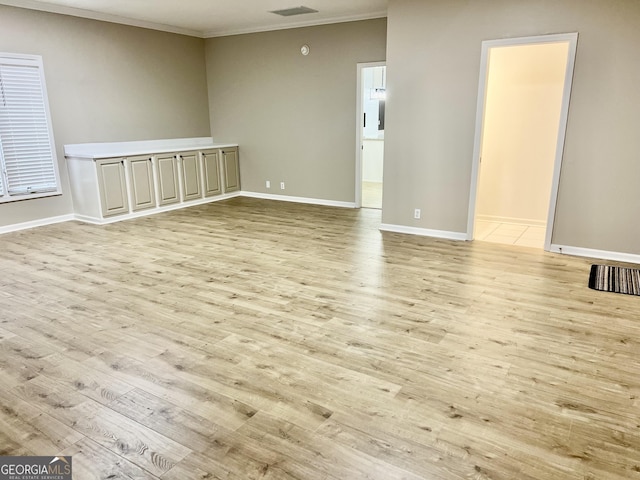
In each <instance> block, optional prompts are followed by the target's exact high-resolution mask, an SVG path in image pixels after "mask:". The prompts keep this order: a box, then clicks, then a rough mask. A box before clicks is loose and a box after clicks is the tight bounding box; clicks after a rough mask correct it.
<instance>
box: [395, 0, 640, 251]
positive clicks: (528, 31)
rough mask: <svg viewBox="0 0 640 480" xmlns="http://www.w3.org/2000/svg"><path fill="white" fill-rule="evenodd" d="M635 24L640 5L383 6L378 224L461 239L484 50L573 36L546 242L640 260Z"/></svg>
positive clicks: (621, 0)
mask: <svg viewBox="0 0 640 480" xmlns="http://www.w3.org/2000/svg"><path fill="white" fill-rule="evenodd" d="M638 25H640V2H637V0H616V1H615V2H603V1H597V0H588V1H585V0H563V1H562V2H558V1H556V0H528V1H526V2H519V1H513V0H485V1H482V2H470V1H463V0H430V1H428V2H426V1H423V0H390V2H389V15H388V43H387V86H388V90H387V94H388V102H387V112H386V114H387V118H386V128H385V144H386V145H385V146H386V148H385V183H384V206H383V221H384V222H385V223H389V224H400V225H408V226H415V227H422V228H429V229H437V230H445V231H454V232H464V231H466V223H467V213H468V205H469V184H470V176H471V163H472V153H473V137H474V131H475V114H476V100H477V89H478V73H479V68H480V48H481V42H482V41H483V40H491V39H499V38H505V37H521V36H528V35H541V34H547V33H567V32H576V31H577V32H579V34H580V36H579V39H578V51H577V57H576V67H575V76H574V84H573V94H572V99H571V106H570V111H569V122H568V130H567V136H566V146H565V155H564V162H563V168H562V174H561V179H560V191H559V198H558V207H557V213H556V223H555V227H554V234H553V239H552V241H553V243H557V244H562V245H572V246H577V247H585V248H593V249H600V250H608V251H617V252H626V253H634V254H640V242H638V239H639V238H640V222H638V220H637V219H638V218H640V201H638V193H637V184H638V178H640V160H639V155H640V153H639V152H640V135H638V132H640V108H638V105H640V89H639V88H638V85H637V83H638V82H637V79H638V78H640V62H638V56H637V46H638V45H640V29H639V28H638ZM414 208H421V209H422V220H413V219H412V216H411V215H412V212H413V209H414Z"/></svg>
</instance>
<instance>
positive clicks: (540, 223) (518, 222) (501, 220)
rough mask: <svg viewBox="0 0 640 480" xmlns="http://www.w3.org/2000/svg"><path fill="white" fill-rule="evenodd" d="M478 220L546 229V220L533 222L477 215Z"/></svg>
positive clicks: (524, 219)
mask: <svg viewBox="0 0 640 480" xmlns="http://www.w3.org/2000/svg"><path fill="white" fill-rule="evenodd" d="M476 220H480V221H482V222H495V223H510V224H514V225H529V226H531V227H546V226H547V221H546V220H532V219H530V218H514V217H498V216H496V215H476Z"/></svg>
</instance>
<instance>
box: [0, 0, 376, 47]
mask: <svg viewBox="0 0 640 480" xmlns="http://www.w3.org/2000/svg"><path fill="white" fill-rule="evenodd" d="M0 5H8V6H10V7H17V8H25V9H28V10H38V11H41V12H49V13H58V14H61V15H69V16H72V17H79V18H87V19H90V20H97V21H100V22H108V23H116V24H119V25H128V26H130V27H139V28H148V29H150V30H159V31H161V32H169V33H177V34H178V35H188V36H190V37H198V38H214V37H226V36H230V35H242V34H245V33H259V32H270V31H273V30H287V29H290V28H300V27H312V26H314V25H328V24H332V23H345V22H356V21H359V20H372V19H375V18H386V16H387V11H386V10H379V11H375V12H368V13H362V14H356V15H344V16H339V17H329V18H323V19H319V20H307V21H304V22H302V21H299V22H295V23H290V22H287V23H278V24H276V25H265V26H257V27H248V28H235V29H227V30H224V29H223V30H209V31H206V30H205V31H203V30H196V29H192V28H184V27H177V26H174V25H166V24H164V23H157V22H150V21H148V20H137V19H134V18H128V17H122V16H120V15H113V14H110V13H104V12H96V11H93V10H86V9H83V8H75V7H68V6H65V5H56V4H53V3H48V2H39V1H37V0H0Z"/></svg>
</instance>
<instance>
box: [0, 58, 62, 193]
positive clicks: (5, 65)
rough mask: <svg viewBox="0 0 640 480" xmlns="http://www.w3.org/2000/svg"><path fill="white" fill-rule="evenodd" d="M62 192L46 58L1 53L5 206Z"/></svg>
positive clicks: (0, 162)
mask: <svg viewBox="0 0 640 480" xmlns="http://www.w3.org/2000/svg"><path fill="white" fill-rule="evenodd" d="M60 193H61V191H60V182H59V176H58V161H57V159H56V151H55V146H54V142H53V131H52V129H51V117H50V115H49V102H48V100H47V91H46V88H45V83H44V71H43V67H42V58H41V57H39V56H34V55H12V54H4V53H0V203H2V202H10V201H15V200H24V199H27V198H36V197H44V196H49V195H59V194H60Z"/></svg>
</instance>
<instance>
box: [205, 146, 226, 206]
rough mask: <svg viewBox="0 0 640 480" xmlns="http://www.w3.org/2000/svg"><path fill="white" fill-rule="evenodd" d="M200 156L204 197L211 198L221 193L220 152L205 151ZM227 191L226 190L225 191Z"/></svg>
mask: <svg viewBox="0 0 640 480" xmlns="http://www.w3.org/2000/svg"><path fill="white" fill-rule="evenodd" d="M201 155H202V175H203V176H204V196H205V197H212V196H214V195H220V194H221V193H222V182H221V181H220V152H219V151H218V150H206V151H204V152H202V153H201ZM227 191H228V190H227Z"/></svg>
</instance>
